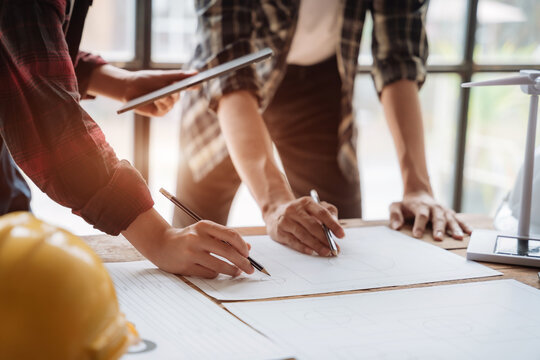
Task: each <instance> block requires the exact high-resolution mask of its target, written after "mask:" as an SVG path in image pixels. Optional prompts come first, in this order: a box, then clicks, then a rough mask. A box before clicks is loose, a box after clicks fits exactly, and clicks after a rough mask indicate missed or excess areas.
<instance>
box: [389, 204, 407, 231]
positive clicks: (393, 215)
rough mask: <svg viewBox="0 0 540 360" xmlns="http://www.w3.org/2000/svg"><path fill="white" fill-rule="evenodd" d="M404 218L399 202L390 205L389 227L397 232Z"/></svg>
mask: <svg viewBox="0 0 540 360" xmlns="http://www.w3.org/2000/svg"><path fill="white" fill-rule="evenodd" d="M403 222H404V218H403V211H402V209H401V203H400V202H393V203H392V204H390V227H391V228H392V229H394V230H399V229H400V228H401V227H402V226H403Z"/></svg>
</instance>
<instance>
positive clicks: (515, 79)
mask: <svg viewBox="0 0 540 360" xmlns="http://www.w3.org/2000/svg"><path fill="white" fill-rule="evenodd" d="M535 84H536V81H535V80H533V79H531V77H530V76H528V75H518V76H511V77H507V78H503V79H495V80H487V81H476V82H468V83H463V84H461V87H464V88H469V87H473V86H495V85H535Z"/></svg>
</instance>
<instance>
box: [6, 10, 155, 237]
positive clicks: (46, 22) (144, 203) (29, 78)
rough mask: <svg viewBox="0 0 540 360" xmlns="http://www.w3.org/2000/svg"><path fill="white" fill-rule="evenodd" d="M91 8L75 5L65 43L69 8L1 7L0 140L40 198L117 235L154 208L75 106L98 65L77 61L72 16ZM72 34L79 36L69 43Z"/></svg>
mask: <svg viewBox="0 0 540 360" xmlns="http://www.w3.org/2000/svg"><path fill="white" fill-rule="evenodd" d="M90 2H91V1H90V0H77V2H76V3H75V8H74V11H73V19H74V21H73V23H72V24H71V26H70V28H68V30H67V35H66V34H65V33H64V30H65V29H66V28H67V23H68V21H69V17H68V15H69V13H70V11H69V10H70V2H69V0H2V1H1V2H0V84H2V85H1V86H0V134H1V136H2V139H3V141H4V143H5V144H6V146H7V147H8V149H9V151H10V152H11V155H12V156H13V159H14V160H15V162H16V163H17V164H18V165H19V167H20V168H21V169H22V170H23V171H24V172H25V173H26V174H27V175H28V176H29V177H30V179H32V180H33V181H34V182H35V183H36V185H37V186H38V187H39V188H40V189H41V190H42V191H44V192H46V193H47V195H49V196H50V197H51V198H52V199H54V200H55V201H57V202H58V203H60V204H62V205H64V206H67V207H70V208H71V209H72V211H73V212H74V213H76V214H78V215H80V216H82V217H83V218H84V219H85V220H86V221H88V222H89V223H91V224H93V225H94V226H95V227H96V228H98V229H100V230H102V231H105V232H107V233H109V234H118V233H119V232H120V231H122V230H124V229H126V228H127V227H128V226H129V224H131V222H132V221H133V220H134V219H135V218H136V217H137V216H138V215H139V214H141V213H142V212H144V211H146V210H148V209H150V208H151V207H152V206H153V201H152V198H151V196H150V193H149V191H148V189H147V187H146V184H145V182H144V180H143V179H142V177H141V176H140V175H139V173H138V172H137V170H135V169H134V168H133V167H131V166H130V165H129V163H128V162H127V161H119V160H118V159H117V157H116V155H115V153H114V151H113V149H112V148H111V147H110V146H109V144H108V143H107V142H106V141H105V136H104V135H103V133H102V132H101V130H100V128H99V127H98V125H97V124H96V123H95V122H94V121H93V120H92V119H91V118H90V116H89V115H88V114H87V113H86V112H85V111H84V110H83V109H82V108H81V106H80V105H79V100H80V92H81V90H82V93H83V95H84V93H85V90H86V86H87V85H88V79H89V77H90V75H91V72H92V70H93V69H95V68H96V66H100V65H102V64H104V61H103V60H102V59H101V58H99V57H95V56H92V55H89V54H87V53H77V50H78V44H79V41H80V32H82V23H81V24H76V22H75V19H76V17H75V14H76V12H78V14H81V13H80V8H78V7H80V6H84V5H86V10H87V9H88V6H89V3H90ZM86 10H84V12H83V13H82V16H80V17H79V18H78V19H77V21H81V22H82V19H84V16H85V15H86ZM76 25H77V26H76ZM74 28H79V35H78V36H75V38H74V39H70V37H71V38H73V35H72V34H73V32H75V30H73V29H74ZM70 31H72V33H70ZM66 39H68V42H66ZM70 40H71V41H70ZM70 46H71V48H70ZM73 46H75V47H76V48H77V49H75V50H74V49H73ZM70 52H71V53H72V55H73V56H72V57H70ZM77 54H78V56H77ZM74 59H75V60H77V61H76V63H77V64H76V65H77V66H76V67H74V64H73V60H74ZM77 75H78V78H77ZM80 84H82V85H83V87H82V89H81V88H79V87H78V85H80Z"/></svg>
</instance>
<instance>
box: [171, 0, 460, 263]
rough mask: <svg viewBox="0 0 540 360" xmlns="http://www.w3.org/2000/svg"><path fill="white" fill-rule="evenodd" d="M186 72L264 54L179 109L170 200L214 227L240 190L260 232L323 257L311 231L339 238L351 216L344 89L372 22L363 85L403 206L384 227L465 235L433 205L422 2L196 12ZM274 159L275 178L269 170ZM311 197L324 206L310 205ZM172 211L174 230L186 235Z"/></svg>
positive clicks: (350, 121) (261, 5)
mask: <svg viewBox="0 0 540 360" xmlns="http://www.w3.org/2000/svg"><path fill="white" fill-rule="evenodd" d="M197 4H198V8H197V14H198V20H199V27H198V34H197V35H198V37H199V38H200V39H203V40H202V41H201V42H200V43H199V44H198V46H197V48H196V50H195V55H194V56H193V59H192V61H191V63H190V64H191V65H192V66H193V67H194V68H196V69H203V68H207V67H213V66H216V65H218V64H220V63H223V62H224V61H227V60H230V59H232V58H235V57H238V56H240V55H244V54H246V53H249V52H253V51H255V50H258V49H260V48H263V47H266V46H269V47H270V48H272V50H273V51H274V57H273V59H272V60H271V61H266V62H263V63H261V64H258V65H256V66H252V67H250V68H245V69H241V70H239V71H237V72H236V73H234V74H230V75H224V76H221V77H219V78H217V79H215V80H213V81H211V82H209V83H208V84H207V85H205V86H203V87H202V88H201V89H199V90H198V91H194V92H192V93H189V94H186V96H185V98H184V100H183V101H182V109H183V117H182V127H181V141H180V143H181V148H182V151H181V160H180V165H179V176H178V187H177V194H179V196H180V197H182V198H183V199H185V201H186V202H187V204H188V206H193V207H194V209H195V211H196V212H198V213H200V214H203V216H205V217H207V218H209V219H212V220H214V221H216V222H219V223H222V224H225V223H226V221H227V216H228V212H229V208H230V205H231V202H232V199H233V197H234V195H235V192H236V190H237V188H238V186H239V184H240V183H241V182H244V183H245V184H246V185H247V187H248V188H249V190H250V192H251V194H252V195H253V197H254V198H255V200H256V202H257V204H258V205H259V207H260V209H261V212H262V215H263V218H264V221H265V223H266V227H267V231H268V233H269V234H270V236H271V237H272V238H273V239H274V240H276V241H277V242H280V243H283V244H286V245H288V246H290V247H292V248H294V249H296V250H298V251H301V252H305V253H307V254H311V253H313V252H316V253H318V254H319V255H323V256H329V255H330V249H329V248H328V245H327V242H326V238H325V236H324V233H323V231H322V229H321V226H320V224H321V223H323V224H325V225H327V226H328V227H329V228H330V229H331V230H332V231H333V232H334V234H336V235H337V236H338V237H341V236H343V235H344V232H343V229H342V228H341V226H340V225H339V223H338V221H337V214H338V211H339V215H340V216H342V217H345V218H353V217H354V218H357V217H361V202H360V200H361V199H360V183H359V174H358V166H357V157H356V128H355V123H354V116H353V105H352V102H353V89H354V83H355V77H356V74H357V66H358V54H359V47H360V39H361V35H362V29H363V27H364V19H365V17H366V14H367V12H368V10H369V13H370V14H371V16H372V17H373V23H374V26H373V35H372V53H373V71H372V76H373V80H374V84H375V87H376V90H377V92H378V94H379V97H380V100H381V103H382V105H383V108H384V112H385V115H386V119H387V121H388V124H389V127H390V131H391V133H392V135H393V138H394V142H395V145H396V149H397V153H398V159H399V163H400V166H401V172H402V178H403V184H404V195H403V200H402V201H401V202H397V203H394V204H392V205H391V208H390V212H391V227H392V228H394V229H399V228H400V227H401V226H402V225H403V224H404V222H405V220H407V219H414V227H413V235H414V236H416V237H419V236H421V235H422V234H423V233H424V231H425V229H426V225H427V224H428V222H429V221H431V222H432V226H433V235H434V237H435V239H439V240H441V239H442V237H443V236H444V233H445V232H446V231H450V232H451V233H452V234H453V236H454V237H455V238H462V237H463V232H464V231H465V232H469V231H470V230H469V228H468V227H467V225H466V224H464V223H462V222H460V221H459V219H457V218H456V216H455V213H454V212H453V211H452V210H450V209H447V208H445V207H443V206H442V205H440V204H439V203H438V202H437V201H436V200H435V199H434V198H433V194H432V189H431V185H430V181H429V176H428V172H427V166H426V160H425V153H424V152H425V150H424V138H423V136H424V135H423V125H422V115H421V110H420V103H419V98H418V89H419V87H420V86H421V85H422V83H423V82H424V80H425V75H426V70H425V62H426V59H427V55H428V46H427V39H426V33H425V16H426V11H427V2H425V1H423V0H407V1H402V0H395V1H382V0H364V1H356V0H332V1H316V0H301V1H285V0H265V1H261V2H257V3H256V4H255V3H250V5H249V6H248V5H247V4H246V3H245V2H244V1H240V0H236V1H235V0H231V1H219V0H217V1H212V2H211V3H209V2H198V3H197ZM273 144H275V146H276V148H277V151H278V152H279V155H280V158H281V161H282V163H283V167H284V170H285V174H283V173H282V172H281V171H280V170H279V168H278V166H277V164H276V161H275V159H274V154H273ZM311 188H315V189H316V190H317V191H318V192H319V194H320V196H321V198H322V199H325V200H327V201H328V202H329V203H323V204H321V205H318V204H316V203H315V202H314V201H313V200H312V199H311V198H310V197H309V196H308V194H309V190H310V189H311ZM189 223H190V220H189V219H188V218H186V217H185V215H183V214H181V213H180V212H176V213H175V216H174V222H173V224H175V225H186V224H189Z"/></svg>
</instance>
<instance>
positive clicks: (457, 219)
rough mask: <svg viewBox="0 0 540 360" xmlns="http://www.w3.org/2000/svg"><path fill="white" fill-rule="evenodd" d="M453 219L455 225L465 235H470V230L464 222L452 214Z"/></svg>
mask: <svg viewBox="0 0 540 360" xmlns="http://www.w3.org/2000/svg"><path fill="white" fill-rule="evenodd" d="M454 219H456V221H457V223H458V224H459V226H460V227H461V229H462V230H463V231H464V232H465V234H467V235H471V234H472V228H471V227H470V226H469V225H468V224H467V223H466V222H464V221H461V219H460V218H459V217H458V216H456V215H455V214H454Z"/></svg>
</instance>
